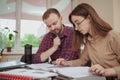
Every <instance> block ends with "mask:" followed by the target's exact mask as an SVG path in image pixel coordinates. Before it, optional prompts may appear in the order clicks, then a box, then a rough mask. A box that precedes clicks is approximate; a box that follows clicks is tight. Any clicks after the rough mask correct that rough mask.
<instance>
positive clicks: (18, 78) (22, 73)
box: [0, 68, 57, 80]
mask: <svg viewBox="0 0 120 80" xmlns="http://www.w3.org/2000/svg"><path fill="white" fill-rule="evenodd" d="M54 76H57V74H56V73H53V72H48V71H42V70H33V69H24V68H20V69H12V70H8V71H3V72H0V79H1V78H2V79H9V80H13V79H14V80H34V79H46V78H49V77H54Z"/></svg>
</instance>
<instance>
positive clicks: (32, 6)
mask: <svg viewBox="0 0 120 80" xmlns="http://www.w3.org/2000/svg"><path fill="white" fill-rule="evenodd" d="M75 1H76V0H36V1H34V0H0V5H3V7H0V25H4V26H9V27H10V28H11V29H15V28H16V29H17V30H18V32H19V34H18V35H17V36H16V41H15V48H14V50H15V51H19V52H20V51H22V52H23V51H24V45H25V44H32V45H33V50H35V52H36V49H37V48H38V46H39V44H40V42H41V40H42V38H43V36H44V34H46V33H47V32H48V28H47V27H46V25H45V24H44V22H43V21H42V15H43V13H44V12H45V11H46V9H47V8H50V7H53V8H56V9H58V10H59V11H60V13H61V15H62V17H63V23H64V24H66V25H69V21H68V15H69V13H70V12H71V10H72V7H73V2H75ZM16 4H17V5H16ZM33 52H34V51H33Z"/></svg>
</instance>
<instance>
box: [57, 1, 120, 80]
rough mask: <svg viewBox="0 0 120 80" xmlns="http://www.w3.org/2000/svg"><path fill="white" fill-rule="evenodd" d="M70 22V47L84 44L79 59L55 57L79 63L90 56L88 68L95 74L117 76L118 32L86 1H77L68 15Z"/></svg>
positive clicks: (59, 61)
mask: <svg viewBox="0 0 120 80" xmlns="http://www.w3.org/2000/svg"><path fill="white" fill-rule="evenodd" d="M69 20H70V22H71V23H72V24H73V26H74V30H75V33H74V40H73V49H74V50H77V49H79V48H80V47H81V46H82V45H84V46H85V47H84V50H83V53H82V55H81V57H80V59H76V60H71V61H67V60H65V59H62V58H60V59H57V60H56V63H57V64H58V65H63V66H66V65H67V66H83V65H84V64H86V62H87V61H88V60H91V62H92V66H91V67H90V69H89V71H90V72H94V73H96V74H98V75H103V76H106V77H110V79H111V80H114V79H117V80H120V41H119V40H120V36H119V35H120V34H118V33H117V32H115V31H113V30H112V27H111V26H110V25H109V24H108V23H106V22H105V21H104V20H102V19H101V18H100V17H99V16H98V14H97V13H96V11H95V10H94V8H93V7H92V6H90V5H89V4H86V3H82V4H79V5H78V6H77V7H76V8H75V9H74V10H73V11H72V12H71V14H70V15H69Z"/></svg>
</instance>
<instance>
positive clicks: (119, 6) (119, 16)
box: [113, 0, 120, 32]
mask: <svg viewBox="0 0 120 80" xmlns="http://www.w3.org/2000/svg"><path fill="white" fill-rule="evenodd" d="M113 9H114V26H115V27H114V28H115V30H118V31H119V32H120V0H113Z"/></svg>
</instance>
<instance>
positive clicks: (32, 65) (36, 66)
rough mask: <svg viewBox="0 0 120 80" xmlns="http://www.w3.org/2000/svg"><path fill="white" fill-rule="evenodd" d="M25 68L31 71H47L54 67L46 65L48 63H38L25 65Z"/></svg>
mask: <svg viewBox="0 0 120 80" xmlns="http://www.w3.org/2000/svg"><path fill="white" fill-rule="evenodd" d="M27 67H29V68H32V69H47V68H50V67H55V65H52V64H48V63H39V64H30V65H27Z"/></svg>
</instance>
